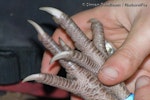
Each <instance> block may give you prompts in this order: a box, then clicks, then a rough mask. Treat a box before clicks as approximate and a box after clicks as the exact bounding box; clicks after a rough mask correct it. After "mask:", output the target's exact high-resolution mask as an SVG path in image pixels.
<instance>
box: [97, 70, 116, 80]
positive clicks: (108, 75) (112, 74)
mask: <svg viewBox="0 0 150 100" xmlns="http://www.w3.org/2000/svg"><path fill="white" fill-rule="evenodd" d="M100 73H101V75H102V78H103V79H105V80H115V79H116V78H117V77H118V75H119V74H118V71H117V70H115V69H114V68H112V67H105V68H103V69H102V71H101V72H100Z"/></svg>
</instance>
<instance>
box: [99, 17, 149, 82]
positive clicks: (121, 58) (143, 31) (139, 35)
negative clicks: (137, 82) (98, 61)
mask: <svg viewBox="0 0 150 100" xmlns="http://www.w3.org/2000/svg"><path fill="white" fill-rule="evenodd" d="M143 20H145V19H144V18H141V19H138V20H137V22H136V23H134V27H132V29H131V31H130V33H129V35H128V37H127V39H126V41H125V42H124V43H123V45H122V46H121V48H119V49H118V50H117V52H116V53H115V54H114V55H113V56H111V57H110V58H109V59H108V60H107V61H106V63H105V64H104V66H103V69H102V70H101V71H100V72H99V79H100V80H101V81H102V82H103V83H105V84H107V85H113V84H116V83H119V82H121V81H124V80H126V79H127V78H129V77H130V76H131V75H132V74H134V72H135V71H136V70H137V69H138V67H139V65H140V64H141V63H142V61H143V60H144V59H145V58H146V56H148V54H149V53H150V46H148V45H149V42H150V35H149V32H150V31H149V29H148V26H149V23H150V22H149V21H148V20H147V21H146V22H145V23H143ZM141 26H142V27H141Z"/></svg>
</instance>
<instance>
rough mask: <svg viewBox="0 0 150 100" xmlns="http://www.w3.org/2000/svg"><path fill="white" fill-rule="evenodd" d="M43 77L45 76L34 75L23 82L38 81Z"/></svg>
mask: <svg viewBox="0 0 150 100" xmlns="http://www.w3.org/2000/svg"><path fill="white" fill-rule="evenodd" d="M42 76H43V75H42V74H32V75H30V76H27V77H26V78H25V79H23V81H22V82H28V81H38V80H40V79H42V78H43V77H42Z"/></svg>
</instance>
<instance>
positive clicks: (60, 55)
mask: <svg viewBox="0 0 150 100" xmlns="http://www.w3.org/2000/svg"><path fill="white" fill-rule="evenodd" d="M71 54H72V51H63V52H61V53H58V54H56V55H55V56H54V57H53V58H52V59H51V61H50V63H53V62H54V61H56V60H59V59H63V58H64V59H65V58H68V57H69V56H70V55H71Z"/></svg>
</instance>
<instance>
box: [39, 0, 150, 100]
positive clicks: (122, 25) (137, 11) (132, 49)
mask: <svg viewBox="0 0 150 100" xmlns="http://www.w3.org/2000/svg"><path fill="white" fill-rule="evenodd" d="M132 1H135V2H136V3H137V2H142V3H143V2H144V4H147V7H144V6H142V7H111V6H109V7H106V6H103V7H96V8H93V9H90V10H87V11H84V12H80V13H78V14H76V15H74V16H72V18H73V20H74V21H75V22H76V23H77V25H78V26H79V27H80V28H81V29H82V30H83V31H84V33H86V35H87V36H88V37H89V38H92V35H91V31H90V23H87V21H88V20H89V19H90V18H96V19H98V20H99V21H100V22H101V23H102V24H103V26H104V34H105V38H106V40H108V41H110V42H111V43H113V45H114V46H115V47H116V48H117V51H116V52H115V54H113V55H112V56H111V57H110V58H109V59H108V60H107V61H106V63H105V64H104V65H103V70H102V71H100V72H99V75H98V77H99V79H100V80H101V81H102V82H103V83H104V84H106V85H114V84H117V83H119V82H122V81H126V83H127V86H128V88H129V89H130V91H131V92H134V91H135V100H147V99H146V98H150V97H149V96H148V95H146V93H148V92H145V91H148V89H150V84H146V86H145V84H144V85H143V83H140V82H139V80H140V79H144V80H146V81H149V80H148V79H149V77H146V76H150V68H149V67H148V66H149V65H150V56H149V53H150V46H149V43H150V34H149V33H150V30H149V26H150V14H149V10H150V8H149V3H150V1H149V0H142V1H141V0H132ZM108 2H111V3H114V2H115V3H122V2H121V1H108ZM127 2H128V3H129V2H130V1H129V0H128V1H127ZM81 22H82V23H81ZM141 34H142V35H141ZM59 36H61V37H62V39H63V40H64V41H65V42H66V43H68V45H69V46H71V47H73V43H72V42H71V41H70V38H69V37H68V36H67V35H66V34H65V32H64V31H63V30H62V29H60V28H58V29H57V30H56V31H55V32H54V34H53V39H54V40H55V41H56V42H58V38H59ZM51 57H52V56H51V54H50V53H49V52H47V51H46V52H45V53H44V57H43V61H42V68H41V72H43V73H53V74H57V72H58V71H59V69H60V67H59V65H58V64H56V63H55V64H53V65H49V61H50V59H51ZM108 68H109V69H114V70H116V72H111V75H110V74H109V72H108V71H107V69H108ZM113 75H114V76H113ZM143 75H146V76H144V77H141V76H143ZM139 77H140V78H139ZM145 77H146V78H145ZM137 78H139V79H138V80H137ZM136 80H137V82H136ZM138 82H139V83H138ZM135 83H136V89H135ZM137 83H138V85H137ZM139 84H140V85H139ZM141 84H142V85H141ZM143 91H144V92H143ZM143 93H145V94H143ZM143 95H144V96H143ZM72 100H80V99H78V98H74V97H72Z"/></svg>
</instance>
